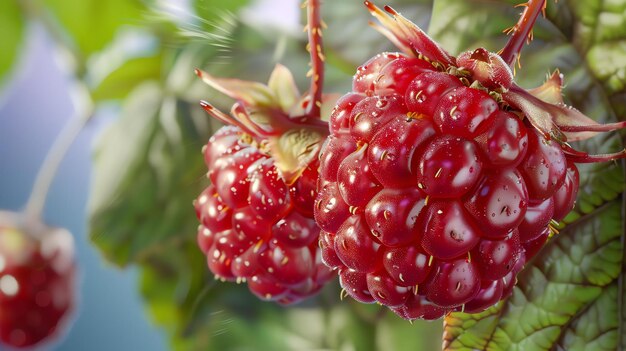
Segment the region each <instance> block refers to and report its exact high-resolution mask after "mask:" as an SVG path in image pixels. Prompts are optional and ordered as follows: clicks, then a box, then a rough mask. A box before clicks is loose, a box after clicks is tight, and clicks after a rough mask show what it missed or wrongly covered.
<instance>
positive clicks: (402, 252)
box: [315, 53, 578, 319]
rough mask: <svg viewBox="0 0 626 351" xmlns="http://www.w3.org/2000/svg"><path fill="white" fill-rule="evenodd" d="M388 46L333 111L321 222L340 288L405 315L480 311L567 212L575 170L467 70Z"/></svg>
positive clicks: (323, 167) (318, 211)
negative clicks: (455, 69)
mask: <svg viewBox="0 0 626 351" xmlns="http://www.w3.org/2000/svg"><path fill="white" fill-rule="evenodd" d="M440 67H441V66H440V65H438V64H436V63H435V64H433V63H432V62H429V61H427V60H426V59H424V58H412V57H407V56H405V55H402V54H399V53H383V54H379V55H377V56H375V57H374V58H372V59H370V60H369V61H368V62H366V63H365V64H363V65H362V66H360V67H359V68H358V70H357V73H356V75H355V76H354V80H353V89H352V92H351V93H348V94H347V95H345V96H344V97H342V98H341V99H340V100H339V102H338V104H337V106H336V108H335V110H334V111H333V112H332V114H331V117H330V126H331V127H330V128H331V133H332V134H331V136H330V137H329V139H328V141H327V143H326V145H325V147H324V148H323V153H322V156H321V164H320V189H321V190H320V195H319V197H318V199H317V202H316V205H315V216H316V217H315V218H316V220H317V222H318V224H319V225H320V227H321V228H322V230H323V232H322V234H321V235H322V238H321V243H322V248H323V255H324V256H323V257H324V262H325V263H326V264H328V265H329V266H331V267H333V268H335V269H338V272H339V276H340V279H341V285H342V287H343V288H344V289H345V291H346V292H347V293H348V294H349V295H350V296H352V297H354V298H355V299H357V300H359V301H361V302H369V303H371V302H378V303H380V304H382V305H385V306H389V307H391V308H392V309H393V310H394V312H396V313H397V314H398V315H400V316H402V317H404V318H407V319H415V318H424V319H435V318H439V317H441V316H442V315H444V314H445V313H447V312H449V311H452V310H464V311H466V312H476V311H481V310H483V309H485V308H486V307H489V306H491V305H493V304H494V303H495V302H497V301H499V300H500V299H501V298H503V297H506V296H508V295H509V294H510V292H511V290H512V287H513V285H514V284H515V275H516V274H517V272H518V271H519V270H520V269H521V267H522V266H523V265H524V263H525V261H526V259H527V258H530V257H531V256H533V255H534V254H535V252H536V249H537V248H539V247H541V245H542V244H543V243H544V242H545V241H546V239H547V238H548V236H549V234H550V229H549V228H550V227H549V224H550V221H551V220H553V219H554V220H556V221H559V220H561V219H562V218H563V217H564V216H565V215H566V214H567V213H568V212H569V211H570V210H571V209H572V206H573V204H574V200H575V198H576V190H577V189H578V175H577V170H576V166H575V165H574V164H573V163H571V162H568V161H567V159H566V157H565V155H564V153H563V152H562V151H561V148H560V146H559V145H558V144H557V143H556V142H554V141H552V140H547V139H546V138H545V137H544V136H543V135H541V134H540V133H539V132H537V131H535V130H534V128H532V126H530V125H529V124H528V123H527V122H526V121H524V119H523V114H521V113H519V112H518V111H514V110H510V111H509V110H507V109H504V108H503V106H502V105H501V104H498V102H497V101H496V100H495V99H494V98H493V97H492V96H490V91H489V90H487V89H485V88H475V87H474V86H475V85H474V86H473V85H472V84H473V83H474V81H473V79H472V77H471V76H469V75H467V74H466V73H464V72H463V73H457V74H456V75H455V74H452V73H448V72H446V71H441V70H440V69H438V68H440Z"/></svg>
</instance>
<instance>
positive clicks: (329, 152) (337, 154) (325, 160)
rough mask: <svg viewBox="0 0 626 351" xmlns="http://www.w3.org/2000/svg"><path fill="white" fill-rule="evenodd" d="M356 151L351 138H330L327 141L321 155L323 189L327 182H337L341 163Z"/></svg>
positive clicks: (321, 185)
mask: <svg viewBox="0 0 626 351" xmlns="http://www.w3.org/2000/svg"><path fill="white" fill-rule="evenodd" d="M354 151H356V145H355V144H354V141H353V140H352V138H350V137H349V136H339V137H337V136H334V135H333V136H330V137H328V138H327V139H326V142H325V143H324V147H323V148H322V150H321V154H320V180H323V181H324V183H322V184H319V187H320V188H321V187H323V186H324V185H325V183H326V182H329V181H332V182H336V181H337V171H338V170H339V165H340V164H341V162H342V161H343V160H344V159H345V158H346V157H347V156H348V155H350V154H352V153H353V152H354Z"/></svg>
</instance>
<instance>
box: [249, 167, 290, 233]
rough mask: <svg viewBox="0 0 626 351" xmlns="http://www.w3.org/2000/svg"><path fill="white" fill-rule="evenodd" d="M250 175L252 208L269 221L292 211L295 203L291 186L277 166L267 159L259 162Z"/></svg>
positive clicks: (273, 220)
mask: <svg viewBox="0 0 626 351" xmlns="http://www.w3.org/2000/svg"><path fill="white" fill-rule="evenodd" d="M252 168H253V169H254V170H253V171H251V176H250V196H249V198H248V203H249V204H250V208H252V210H253V211H254V212H255V213H256V214H257V215H258V216H259V217H261V218H263V219H265V220H266V221H268V222H275V221H276V220H278V219H280V218H283V217H284V216H285V215H286V214H287V213H289V212H290V210H291V207H292V206H293V203H292V201H291V198H290V196H289V188H288V187H287V185H286V184H285V182H284V181H283V180H282V178H281V177H280V175H279V174H278V170H277V169H276V166H274V164H273V163H272V162H271V161H270V160H268V159H265V160H263V161H261V162H257V163H256V164H255V166H252Z"/></svg>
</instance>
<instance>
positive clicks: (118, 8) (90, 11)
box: [41, 0, 147, 60]
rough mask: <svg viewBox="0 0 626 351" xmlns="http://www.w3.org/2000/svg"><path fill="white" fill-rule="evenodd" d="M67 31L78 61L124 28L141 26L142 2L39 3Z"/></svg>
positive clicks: (57, 0) (47, 0) (58, 0)
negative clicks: (77, 54)
mask: <svg viewBox="0 0 626 351" xmlns="http://www.w3.org/2000/svg"><path fill="white" fill-rule="evenodd" d="M41 2H42V3H43V5H44V6H46V8H47V9H49V10H50V11H51V12H52V13H53V14H54V16H55V18H56V19H57V21H58V22H59V23H60V25H61V27H62V28H63V29H64V30H65V31H66V32H67V34H68V36H69V38H70V39H71V43H72V44H73V45H74V49H75V50H76V51H77V52H78V53H79V55H81V57H80V58H79V59H83V60H85V59H87V57H88V56H89V55H90V54H92V53H94V52H96V51H99V50H102V49H103V48H104V47H105V46H106V45H107V44H108V43H109V42H110V41H112V40H113V38H114V37H115V35H116V34H117V32H118V31H119V30H120V29H121V28H123V27H124V26H137V25H141V24H143V23H142V22H143V21H144V19H143V16H144V15H145V13H146V11H147V8H146V7H145V5H144V2H143V1H141V0H107V1H101V0H81V1H67V0H41Z"/></svg>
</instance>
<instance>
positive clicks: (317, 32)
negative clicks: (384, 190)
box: [305, 0, 325, 118]
mask: <svg viewBox="0 0 626 351" xmlns="http://www.w3.org/2000/svg"><path fill="white" fill-rule="evenodd" d="M305 4H306V7H307V25H306V27H305V30H307V32H308V35H309V44H308V45H307V49H308V51H309V53H310V55H311V70H310V71H309V73H308V74H307V76H310V77H311V87H310V89H309V94H310V102H309V106H308V109H307V115H309V116H311V117H315V118H319V117H320V114H321V107H322V89H323V86H324V60H325V57H324V50H323V44H322V29H323V28H322V27H324V23H323V22H322V20H321V16H320V0H306V3H305Z"/></svg>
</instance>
